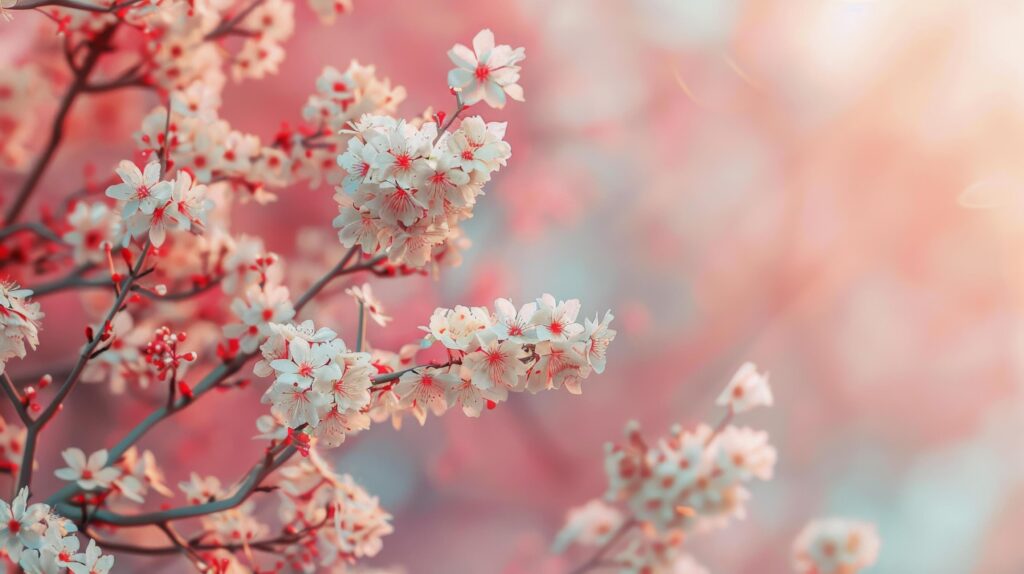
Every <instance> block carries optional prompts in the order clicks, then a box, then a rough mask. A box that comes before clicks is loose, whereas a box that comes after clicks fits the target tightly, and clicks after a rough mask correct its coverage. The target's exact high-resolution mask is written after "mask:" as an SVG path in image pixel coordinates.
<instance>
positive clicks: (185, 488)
mask: <svg viewBox="0 0 1024 574" xmlns="http://www.w3.org/2000/svg"><path fill="white" fill-rule="evenodd" d="M178 488H179V489H181V491H182V492H183V493H185V498H187V499H188V503H189V504H204V503H206V502H209V501H211V500H215V499H217V498H220V497H221V496H223V495H224V491H223V490H222V489H221V486H220V479H218V478H217V477H216V476H200V475H198V474H196V473H194V472H193V473H192V474H190V475H189V480H188V482H179V483H178Z"/></svg>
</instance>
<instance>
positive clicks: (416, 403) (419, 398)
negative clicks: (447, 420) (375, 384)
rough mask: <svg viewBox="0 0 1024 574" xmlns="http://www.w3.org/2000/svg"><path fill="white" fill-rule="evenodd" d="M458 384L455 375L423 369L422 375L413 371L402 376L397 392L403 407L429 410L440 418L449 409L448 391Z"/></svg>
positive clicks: (396, 387)
mask: <svg viewBox="0 0 1024 574" xmlns="http://www.w3.org/2000/svg"><path fill="white" fill-rule="evenodd" d="M458 383H459V378H458V377H456V376H455V375H452V374H450V373H442V372H440V371H436V370H433V369H423V372H421V373H417V372H415V371H412V372H408V373H406V374H404V375H402V377H401V378H400V379H398V385H396V386H395V392H396V393H398V396H399V397H400V398H401V402H402V406H405V407H413V408H421V409H423V410H429V411H430V412H433V413H434V414H435V415H437V416H440V415H442V414H444V411H445V410H447V409H448V399H447V393H448V389H449V388H450V387H451V386H452V385H457V384H458Z"/></svg>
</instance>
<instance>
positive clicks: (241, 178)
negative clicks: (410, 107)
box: [135, 61, 405, 203]
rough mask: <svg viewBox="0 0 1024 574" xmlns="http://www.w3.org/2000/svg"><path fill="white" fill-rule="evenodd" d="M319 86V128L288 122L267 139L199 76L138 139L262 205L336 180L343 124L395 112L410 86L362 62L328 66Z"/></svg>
mask: <svg viewBox="0 0 1024 574" xmlns="http://www.w3.org/2000/svg"><path fill="white" fill-rule="evenodd" d="M316 88H317V92H316V94H314V95H312V96H310V98H309V101H308V102H307V104H306V106H305V108H304V109H303V111H302V113H303V117H304V119H306V120H307V121H309V122H310V124H311V126H312V127H310V128H303V129H296V130H291V129H287V128H284V129H282V131H281V132H279V133H278V134H276V135H275V137H274V138H273V140H271V141H269V142H265V141H263V140H261V138H260V137H259V136H257V135H255V134H250V133H246V132H241V131H238V130H235V129H233V128H232V127H231V125H230V124H229V123H228V122H227V121H225V120H223V119H221V118H220V117H219V110H220V106H221V98H220V92H219V90H217V89H216V87H215V86H211V85H209V84H207V83H204V82H200V81H196V82H193V83H191V84H188V85H186V86H185V87H183V88H182V89H181V90H177V91H174V92H172V94H171V97H170V101H171V106H170V114H171V117H170V118H168V117H167V114H168V108H167V107H166V106H159V107H157V108H155V109H154V110H153V111H152V112H150V113H149V114H148V115H147V116H146V117H145V119H144V120H143V122H142V127H141V129H140V131H138V132H137V133H136V134H135V140H136V143H137V144H138V146H139V148H140V150H141V151H142V152H143V153H144V154H147V155H156V154H166V155H167V158H168V161H167V163H168V166H169V167H171V168H176V169H181V170H184V171H187V172H189V173H191V174H193V175H194V179H195V180H196V181H198V182H200V183H203V184H211V183H217V182H224V183H226V184H228V185H230V187H231V188H232V189H235V190H239V191H242V192H244V193H243V194H242V197H243V198H249V197H251V198H253V199H254V200H255V201H257V202H260V203H266V202H269V201H272V200H274V199H275V198H276V195H275V194H274V193H273V191H272V190H275V189H281V188H285V187H288V186H291V185H295V184H297V183H307V184H309V185H310V186H311V187H318V186H319V185H320V184H321V183H322V182H323V181H325V180H327V181H329V182H332V183H337V182H338V181H340V179H341V175H340V174H339V173H338V172H339V170H338V169H337V166H336V163H335V160H336V157H337V153H338V152H337V150H338V149H341V148H343V147H344V144H345V141H346V140H348V139H349V137H350V136H349V135H348V134H345V133H341V132H340V130H341V128H342V127H343V126H344V125H345V124H346V123H348V122H349V121H352V120H354V119H356V118H359V117H360V116H362V115H363V114H390V113H394V112H395V110H396V109H397V106H398V104H400V103H401V102H402V101H403V100H404V99H405V90H404V89H403V88H401V87H392V86H391V83H390V81H389V80H387V79H381V78H379V77H377V75H376V70H375V68H374V67H373V66H363V65H361V64H359V63H358V62H356V61H352V62H351V63H350V64H349V67H348V68H347V69H346V70H345V72H343V73H342V72H338V71H337V70H336V69H335V68H333V67H330V66H328V67H326V68H325V69H324V71H323V72H322V73H321V75H320V77H319V78H318V79H317V82H316Z"/></svg>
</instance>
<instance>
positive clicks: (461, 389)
mask: <svg viewBox="0 0 1024 574" xmlns="http://www.w3.org/2000/svg"><path fill="white" fill-rule="evenodd" d="M507 398H508V389H507V388H504V387H497V386H495V387H491V388H489V389H481V388H480V387H478V386H476V385H474V384H473V382H472V381H470V380H466V379H464V380H461V381H459V382H458V383H457V384H454V385H451V386H450V387H448V394H447V399H448V404H449V405H451V406H455V405H458V406H461V407H462V412H463V414H465V415H466V416H468V417H474V418H475V417H478V416H480V413H482V412H483V410H484V407H488V408H493V407H494V406H495V405H497V404H498V403H500V402H503V401H504V400H505V399H507Z"/></svg>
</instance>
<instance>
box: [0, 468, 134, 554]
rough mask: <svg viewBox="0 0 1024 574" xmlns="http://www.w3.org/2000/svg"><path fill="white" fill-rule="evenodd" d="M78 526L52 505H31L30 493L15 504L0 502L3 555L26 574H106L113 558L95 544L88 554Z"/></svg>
mask: <svg viewBox="0 0 1024 574" xmlns="http://www.w3.org/2000/svg"><path fill="white" fill-rule="evenodd" d="M77 530H78V527H77V526H75V523H74V522H72V521H70V520H68V519H66V518H64V517H62V516H59V515H57V514H56V513H54V512H53V511H52V509H51V508H50V506H49V505H46V504H42V503H36V504H28V489H27V488H22V489H21V490H20V491H19V492H18V495H17V496H15V497H14V500H13V501H11V502H10V503H8V502H7V501H4V500H0V554H2V555H3V558H5V559H6V560H9V561H10V562H11V563H14V564H17V565H18V566H19V567H20V568H21V570H22V571H24V572H26V574H59V573H62V572H72V573H74V574H107V573H108V572H110V569H111V567H113V565H114V557H113V556H110V555H103V553H102V551H101V550H100V548H99V547H98V546H97V545H96V541H95V540H91V539H90V540H89V544H88V546H87V547H86V548H85V551H84V552H82V551H81V541H80V540H79V538H78V536H77V535H76V532H77Z"/></svg>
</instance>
